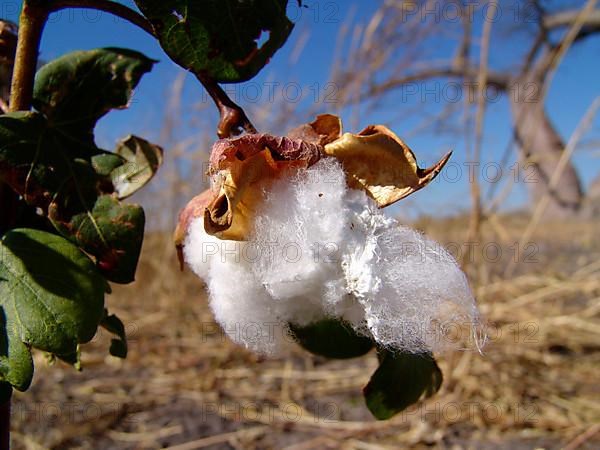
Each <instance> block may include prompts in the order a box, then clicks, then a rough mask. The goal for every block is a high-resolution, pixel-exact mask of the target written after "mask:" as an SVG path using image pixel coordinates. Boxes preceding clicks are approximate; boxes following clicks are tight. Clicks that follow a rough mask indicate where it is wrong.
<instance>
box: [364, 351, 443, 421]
mask: <svg viewBox="0 0 600 450" xmlns="http://www.w3.org/2000/svg"><path fill="white" fill-rule="evenodd" d="M379 355H380V362H379V367H378V368H377V370H376V371H375V373H374V374H373V375H372V376H371V380H370V381H369V383H368V384H367V385H366V386H365V388H364V390H363V393H364V396H365V400H366V402H367V407H368V408H369V410H370V411H371V413H372V414H373V415H374V416H375V417H376V418H377V419H379V420H385V419H389V418H390V417H392V416H394V415H395V414H397V413H399V412H400V411H402V410H404V409H406V408H408V407H409V406H410V405H412V404H414V403H416V402H418V401H419V399H421V397H423V396H425V397H430V396H432V395H433V394H435V393H436V392H437V391H438V390H439V389H440V386H441V385H442V380H443V377H442V371H441V370H440V368H439V367H438V365H437V363H436V362H435V359H433V356H432V355H431V354H429V353H421V354H412V353H391V352H388V351H386V350H381V351H380V352H379Z"/></svg>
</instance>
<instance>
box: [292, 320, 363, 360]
mask: <svg viewBox="0 0 600 450" xmlns="http://www.w3.org/2000/svg"><path fill="white" fill-rule="evenodd" d="M289 325H290V331H291V333H292V336H293V337H295V339H296V340H297V341H298V343H299V344H300V345H301V346H302V347H304V348H305V349H306V350H308V351H309V352H311V353H314V354H315V355H320V356H325V357H327V358H335V359H347V358H355V357H357V356H362V355H364V354H365V353H367V352H368V351H369V350H371V349H372V348H373V341H372V340H371V339H370V338H368V337H366V336H360V335H358V334H356V332H355V331H354V330H353V329H352V327H350V325H348V324H346V323H345V322H342V321H339V320H336V319H325V320H321V321H319V322H315V323H312V324H310V325H307V326H302V327H301V326H298V325H294V324H289Z"/></svg>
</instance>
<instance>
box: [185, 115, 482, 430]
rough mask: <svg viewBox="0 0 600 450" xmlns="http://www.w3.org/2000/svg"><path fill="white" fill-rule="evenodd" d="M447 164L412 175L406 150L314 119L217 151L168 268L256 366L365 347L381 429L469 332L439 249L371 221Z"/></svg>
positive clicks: (456, 284) (459, 283)
mask: <svg viewBox="0 0 600 450" xmlns="http://www.w3.org/2000/svg"><path fill="white" fill-rule="evenodd" d="M449 157H450V154H447V155H446V156H444V157H443V158H442V159H441V160H440V161H439V162H438V163H437V164H435V165H433V166H432V167H430V168H428V169H422V168H419V166H418V165H417V161H416V158H415V155H414V154H413V152H412V151H411V150H410V148H409V147H408V146H407V145H406V144H405V143H404V142H403V141H402V140H401V139H400V138H398V137H397V136H396V135H395V134H394V133H393V132H392V131H391V130H389V129H388V128H386V127H384V126H381V125H375V126H369V127H367V128H365V129H364V130H363V131H361V132H360V133H358V134H352V133H342V124H341V121H340V119H339V118H338V117H336V116H333V115H320V116H318V117H317V118H316V120H315V121H313V122H312V123H310V124H307V125H303V126H301V127H299V128H297V129H295V130H293V131H292V132H290V133H289V134H288V135H287V136H285V137H277V136H272V135H268V134H247V135H244V136H241V137H237V138H229V139H221V140H219V141H217V142H216V143H215V144H214V146H213V149H212V153H211V156H210V165H209V175H210V178H211V187H210V189H208V190H207V191H205V192H203V193H201V194H200V195H198V196H197V197H195V198H194V199H192V200H191V201H190V203H189V204H188V205H187V206H186V207H185V208H184V209H183V211H182V212H181V215H180V220H179V224H178V227H177V230H176V232H175V241H176V245H177V247H178V249H179V254H180V260H181V261H182V262H183V261H185V263H187V265H188V266H189V267H190V268H191V269H192V270H193V271H194V273H196V274H197V275H198V276H199V277H200V278H202V279H203V280H204V281H205V283H206V286H207V288H208V293H209V302H210V307H211V309H212V311H213V313H214V315H215V318H216V320H217V322H218V323H219V324H220V325H221V326H222V328H223V330H224V331H225V333H227V334H228V335H229V336H230V338H231V339H232V340H234V341H235V342H237V343H238V344H241V345H243V346H244V347H246V348H247V349H249V350H251V351H254V352H256V353H258V354H263V355H281V354H283V353H285V352H286V351H287V349H288V348H289V346H290V345H293V344H294V343H298V344H300V345H302V346H303V347H304V348H306V349H307V350H309V351H311V352H313V353H316V354H319V355H322V356H327V357H332V358H349V357H356V356H361V355H363V354H365V353H367V352H369V351H370V350H371V349H372V348H373V347H376V349H377V353H378V357H379V361H380V366H379V368H378V369H377V371H376V372H375V373H374V374H373V376H372V378H371V381H370V382H369V384H368V385H367V386H366V387H365V397H366V401H367V406H368V407H369V409H370V410H371V412H372V413H373V414H374V415H375V416H376V417H377V418H380V419H385V418H389V417H391V416H392V415H394V414H395V413H397V412H398V411H400V410H402V409H404V408H405V407H407V406H408V405H410V404H411V403H414V402H415V401H417V400H418V399H419V398H420V397H422V396H423V395H426V396H427V395H431V394H433V393H434V392H436V391H437V390H438V389H439V387H440V385H441V381H442V374H441V371H440V369H439V367H438V366H437V364H436V363H435V360H434V359H433V356H432V355H433V353H434V352H443V351H446V350H449V349H451V348H453V347H457V346H459V345H460V341H457V340H456V339H449V337H448V336H447V334H446V333H447V330H448V329H453V330H454V329H456V327H460V328H461V329H465V328H466V329H467V330H468V331H469V332H474V331H476V329H477V323H478V320H479V319H478V311H477V307H476V304H475V300H474V298H473V294H472V292H471V290H470V288H469V284H468V282H467V279H466V277H465V275H464V273H463V272H462V271H461V269H460V267H459V266H458V264H457V263H456V261H455V260H454V258H453V257H452V256H451V255H450V254H449V253H448V252H447V251H445V250H444V248H443V247H442V246H441V245H440V244H438V243H436V242H434V241H432V240H430V239H428V238H426V237H425V236H423V235H422V234H420V233H419V232H417V231H415V230H412V229H410V228H409V227H407V226H404V225H402V224H401V223H399V222H398V220H396V219H395V218H394V217H391V216H390V215H388V214H386V213H385V210H384V208H385V207H386V206H389V205H391V204H393V203H395V202H397V201H399V200H401V199H403V198H405V197H407V196H408V195H410V194H412V193H414V192H416V191H417V190H419V189H421V188H423V187H425V186H426V185H427V184H428V183H429V182H430V181H431V180H432V179H434V178H435V176H436V175H437V174H438V173H439V172H440V170H441V169H442V168H443V166H444V165H445V163H446V162H447V161H448V159H449Z"/></svg>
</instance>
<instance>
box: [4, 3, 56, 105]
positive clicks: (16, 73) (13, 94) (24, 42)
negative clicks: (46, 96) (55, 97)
mask: <svg viewBox="0 0 600 450" xmlns="http://www.w3.org/2000/svg"><path fill="white" fill-rule="evenodd" d="M47 18H48V11H47V9H46V8H45V7H44V6H40V4H39V3H38V2H32V1H30V0H24V1H23V9H22V10H21V16H20V17H19V39H18V41H17V53H16V55H15V67H14V69H13V77H12V83H11V87H10V102H9V109H10V111H26V110H29V108H30V107H31V100H32V97H33V79H34V77H35V71H36V68H37V59H38V51H39V47H40V40H41V38H42V30H43V29H44V25H45V24H46V19H47Z"/></svg>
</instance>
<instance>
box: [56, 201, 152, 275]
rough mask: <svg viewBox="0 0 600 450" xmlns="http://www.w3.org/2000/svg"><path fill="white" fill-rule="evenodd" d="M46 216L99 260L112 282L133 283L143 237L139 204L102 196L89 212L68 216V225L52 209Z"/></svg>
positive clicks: (142, 218)
mask: <svg viewBox="0 0 600 450" xmlns="http://www.w3.org/2000/svg"><path fill="white" fill-rule="evenodd" d="M48 217H49V218H50V220H51V221H52V222H53V223H54V225H55V226H56V227H57V229H58V230H59V231H61V232H62V233H63V234H65V235H68V236H71V238H72V239H73V240H74V242H76V243H77V245H79V246H80V247H81V248H84V249H85V250H86V251H87V252H89V253H91V254H92V255H94V256H96V257H97V258H98V266H99V268H100V269H101V270H102V273H104V274H106V276H107V277H110V278H109V279H110V280H111V281H114V282H116V283H129V282H131V281H133V280H134V276H135V269H136V267H137V262H138V259H139V256H140V251H141V249H142V241H143V238H144V223H145V218H144V210H143V209H142V208H141V207H140V206H139V205H131V204H125V203H121V202H119V200H118V199H117V198H116V196H114V195H102V196H100V197H98V198H97V200H96V202H95V203H94V205H93V207H92V209H91V210H88V211H85V212H81V213H79V214H75V215H73V216H71V217H70V220H69V221H68V222H67V221H63V220H62V217H63V215H61V214H60V213H56V211H55V210H54V208H52V206H51V208H50V210H49V213H48Z"/></svg>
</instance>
